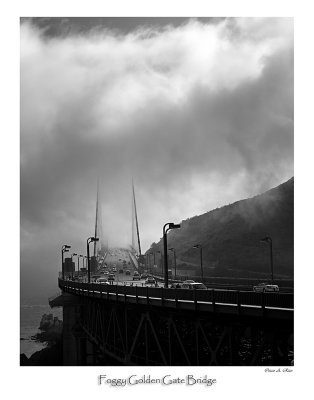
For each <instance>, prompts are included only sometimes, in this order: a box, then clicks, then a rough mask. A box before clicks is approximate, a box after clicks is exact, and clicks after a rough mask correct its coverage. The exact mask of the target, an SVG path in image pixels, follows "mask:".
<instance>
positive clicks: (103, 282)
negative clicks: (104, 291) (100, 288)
mask: <svg viewBox="0 0 314 400" xmlns="http://www.w3.org/2000/svg"><path fill="white" fill-rule="evenodd" d="M96 283H101V284H103V285H109V282H108V280H107V279H106V278H98V279H96Z"/></svg>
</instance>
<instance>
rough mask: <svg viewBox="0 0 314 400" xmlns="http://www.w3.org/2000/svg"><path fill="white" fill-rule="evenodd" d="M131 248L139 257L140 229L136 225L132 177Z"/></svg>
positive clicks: (140, 254) (140, 255) (140, 253)
mask: <svg viewBox="0 0 314 400" xmlns="http://www.w3.org/2000/svg"><path fill="white" fill-rule="evenodd" d="M132 248H133V249H134V250H136V252H137V254H138V256H139V258H141V257H142V252H141V241H140V231H139V227H138V217H137V209H136V200H135V190H134V182H133V179H132Z"/></svg>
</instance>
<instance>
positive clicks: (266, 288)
mask: <svg viewBox="0 0 314 400" xmlns="http://www.w3.org/2000/svg"><path fill="white" fill-rule="evenodd" d="M253 291H254V292H263V293H265V292H279V286H278V285H270V284H268V283H259V284H258V285H256V286H253Z"/></svg>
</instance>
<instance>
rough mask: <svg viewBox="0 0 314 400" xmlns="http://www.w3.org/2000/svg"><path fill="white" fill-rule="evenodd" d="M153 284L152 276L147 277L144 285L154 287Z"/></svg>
mask: <svg viewBox="0 0 314 400" xmlns="http://www.w3.org/2000/svg"><path fill="white" fill-rule="evenodd" d="M155 283H156V281H155V278H153V277H152V276H149V277H148V278H147V279H146V280H145V285H154V284H155Z"/></svg>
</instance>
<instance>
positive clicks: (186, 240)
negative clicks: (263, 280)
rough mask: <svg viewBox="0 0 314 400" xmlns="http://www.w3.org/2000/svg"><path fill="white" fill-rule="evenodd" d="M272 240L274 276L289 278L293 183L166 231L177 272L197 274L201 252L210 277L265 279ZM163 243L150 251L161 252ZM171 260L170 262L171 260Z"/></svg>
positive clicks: (206, 272)
mask: <svg viewBox="0 0 314 400" xmlns="http://www.w3.org/2000/svg"><path fill="white" fill-rule="evenodd" d="M266 235H267V236H270V237H271V238H272V240H273V259H274V274H275V276H277V277H289V278H292V277H293V257H294V252H293V246H294V240H293V239H294V238H293V236H294V179H293V178H291V179H290V180H289V181H287V182H285V183H283V184H282V185H279V186H278V187H276V188H274V189H271V190H269V191H267V192H265V193H263V194H261V195H258V196H255V197H253V198H250V199H246V200H241V201H238V202H236V203H233V204H231V205H228V206H225V207H221V208H218V209H216V210H213V211H210V212H207V213H205V214H203V215H199V216H196V217H193V218H190V219H188V220H185V221H182V222H181V229H178V230H174V231H170V232H169V235H168V245H169V247H174V248H175V249H176V253H177V267H178V268H183V269H190V270H195V269H197V268H198V265H199V251H198V250H197V249H194V248H193V247H192V246H193V245H195V244H198V243H199V244H201V245H202V248H203V266H204V274H205V275H209V276H232V277H263V276H267V275H269V268H270V267H269V265H270V262H269V257H270V250H269V245H267V244H265V243H263V242H261V241H260V239H261V238H263V237H265V236H266ZM160 246H162V243H161V242H159V243H158V244H154V245H153V246H152V247H151V249H150V250H149V251H154V250H157V249H158V250H159V248H160ZM169 258H170V257H169Z"/></svg>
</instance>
